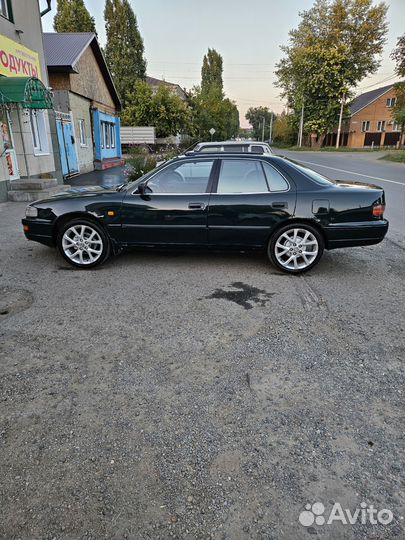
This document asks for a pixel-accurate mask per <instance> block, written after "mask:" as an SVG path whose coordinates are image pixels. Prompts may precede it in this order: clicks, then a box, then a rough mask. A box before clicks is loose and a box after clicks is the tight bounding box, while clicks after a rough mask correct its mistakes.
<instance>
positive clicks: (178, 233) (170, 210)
mask: <svg viewBox="0 0 405 540" xmlns="http://www.w3.org/2000/svg"><path fill="white" fill-rule="evenodd" d="M214 162H215V159H213V158H210V159H209V158H206V159H204V158H197V159H189V160H181V161H180V160H179V161H175V162H174V163H170V164H168V165H167V166H166V167H163V169H160V170H159V171H158V172H157V173H156V174H154V175H152V176H150V177H149V178H148V180H147V181H146V183H145V188H144V193H143V194H139V193H138V192H137V191H136V190H135V192H131V191H130V190H128V192H127V195H126V196H125V197H124V200H123V204H122V230H121V234H122V241H123V242H124V243H126V244H128V245H142V244H174V245H206V244H207V241H208V231H207V213H208V200H209V196H210V190H211V186H212V178H213V176H212V171H213V169H214Z"/></svg>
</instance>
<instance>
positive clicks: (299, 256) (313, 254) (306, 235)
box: [268, 223, 324, 274]
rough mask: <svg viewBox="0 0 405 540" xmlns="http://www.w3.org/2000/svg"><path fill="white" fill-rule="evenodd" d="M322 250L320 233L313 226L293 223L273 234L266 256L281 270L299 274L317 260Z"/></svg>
mask: <svg viewBox="0 0 405 540" xmlns="http://www.w3.org/2000/svg"><path fill="white" fill-rule="evenodd" d="M323 250H324V241H323V238H322V235H321V234H320V233H319V231H317V229H315V227H311V225H307V224H306V223H294V224H291V225H286V226H285V227H283V228H282V229H280V230H278V231H277V232H276V233H275V234H273V236H272V237H271V239H270V242H269V246H268V256H269V258H270V260H271V262H272V263H273V264H274V265H275V266H277V267H278V268H280V270H282V271H283V272H288V273H290V274H300V273H302V272H307V271H308V270H310V269H311V268H313V267H314V266H315V265H316V264H317V263H318V262H319V259H320V258H321V257H322V253H323Z"/></svg>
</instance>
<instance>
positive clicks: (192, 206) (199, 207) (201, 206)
mask: <svg viewBox="0 0 405 540" xmlns="http://www.w3.org/2000/svg"><path fill="white" fill-rule="evenodd" d="M188 207H189V209H190V210H204V208H205V204H204V203H200V202H195V203H194V202H191V203H188Z"/></svg>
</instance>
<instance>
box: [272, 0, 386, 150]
mask: <svg viewBox="0 0 405 540" xmlns="http://www.w3.org/2000/svg"><path fill="white" fill-rule="evenodd" d="M386 11H387V7H386V5H385V4H384V3H380V4H378V5H373V3H372V0H316V1H315V4H314V6H313V7H312V8H311V9H310V10H308V11H304V12H302V13H300V15H301V22H300V24H299V25H298V28H297V29H295V30H292V31H291V32H290V33H289V36H290V42H289V45H288V46H284V47H281V49H282V51H283V52H284V57H283V58H282V60H281V61H280V62H279V63H278V64H277V70H276V75H277V78H278V81H277V85H278V86H279V87H280V88H281V89H282V96H283V97H284V98H286V100H287V104H288V107H289V108H291V109H292V110H293V113H294V115H295V117H296V119H297V118H298V116H299V114H300V110H301V106H302V104H304V107H305V128H306V130H307V131H309V132H311V133H312V134H313V138H314V139H315V138H316V139H317V140H318V144H322V141H323V138H324V136H325V134H326V133H327V131H328V130H331V129H333V128H334V127H335V126H336V124H337V121H338V118H339V111H340V102H341V101H342V100H344V101H347V100H348V98H350V97H351V91H352V89H353V88H355V87H356V85H357V84H358V83H359V82H360V81H361V80H362V79H363V78H364V77H366V76H367V75H370V74H371V73H374V72H375V71H376V70H377V69H378V66H379V64H380V61H379V58H378V55H379V54H380V53H381V51H382V48H383V45H384V42H385V39H386V37H385V36H386V32H387V23H386Z"/></svg>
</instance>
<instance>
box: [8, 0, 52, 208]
mask: <svg viewBox="0 0 405 540" xmlns="http://www.w3.org/2000/svg"><path fill="white" fill-rule="evenodd" d="M55 144H56V127H55V121H54V117H53V103H52V94H51V92H50V90H49V82H48V76H47V70H46V64H45V59H44V51H43V42H42V26H41V12H40V8H39V4H38V0H24V2H21V1H17V0H1V1H0V201H6V200H7V199H10V200H23V201H24V200H25V201H28V200H34V199H37V198H40V197H41V196H44V195H48V194H51V193H54V192H58V191H60V190H61V189H60V187H58V182H59V183H61V182H62V176H61V174H60V167H59V165H60V160H59V153H58V151H57V150H56V155H55V153H54V149H55ZM56 149H57V144H56Z"/></svg>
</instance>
